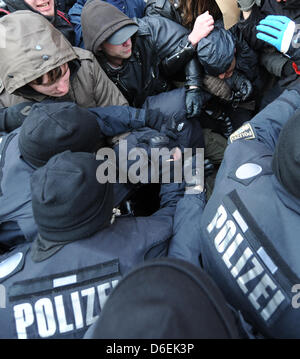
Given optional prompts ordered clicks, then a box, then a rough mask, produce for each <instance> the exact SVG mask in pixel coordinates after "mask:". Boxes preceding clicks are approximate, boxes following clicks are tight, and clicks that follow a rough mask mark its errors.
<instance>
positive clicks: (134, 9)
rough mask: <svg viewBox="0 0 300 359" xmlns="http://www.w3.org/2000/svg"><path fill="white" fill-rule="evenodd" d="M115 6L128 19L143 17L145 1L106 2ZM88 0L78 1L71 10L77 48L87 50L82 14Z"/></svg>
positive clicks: (110, 0)
mask: <svg viewBox="0 0 300 359" xmlns="http://www.w3.org/2000/svg"><path fill="white" fill-rule="evenodd" d="M104 1H106V2H108V3H109V4H112V5H114V6H115V7H116V8H118V9H119V10H120V11H122V12H124V14H126V15H127V16H128V17H130V18H134V17H138V18H140V17H143V14H144V7H145V1H144V0H104ZM86 2H87V0H77V1H76V2H75V4H74V5H73V6H72V8H71V9H70V10H69V13H68V15H69V17H70V21H71V23H72V24H73V26H74V29H75V34H76V35H75V36H76V37H75V46H78V47H81V48H83V49H84V48H85V47H84V43H83V38H82V30H81V12H82V9H83V6H84V5H85V3H86Z"/></svg>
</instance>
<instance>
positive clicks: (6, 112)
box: [0, 102, 35, 132]
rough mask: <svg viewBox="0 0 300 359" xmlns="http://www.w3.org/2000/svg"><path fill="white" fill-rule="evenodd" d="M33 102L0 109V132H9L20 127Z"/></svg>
mask: <svg viewBox="0 0 300 359" xmlns="http://www.w3.org/2000/svg"><path fill="white" fill-rule="evenodd" d="M34 103H35V102H23V103H20V104H18V105H14V106H11V107H7V108H2V109H0V131H5V132H11V131H13V130H15V129H16V128H18V127H20V126H21V125H22V123H23V121H24V120H25V118H26V117H27V115H28V114H29V112H30V110H31V107H32V106H33V105H34Z"/></svg>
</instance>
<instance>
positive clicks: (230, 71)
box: [218, 56, 236, 80]
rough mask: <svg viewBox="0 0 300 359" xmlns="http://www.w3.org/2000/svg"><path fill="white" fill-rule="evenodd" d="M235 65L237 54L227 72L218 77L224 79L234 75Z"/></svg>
mask: <svg viewBox="0 0 300 359" xmlns="http://www.w3.org/2000/svg"><path fill="white" fill-rule="evenodd" d="M235 65H236V58H235V56H234V57H233V60H232V63H231V65H230V66H229V68H228V69H227V71H226V72H224V73H223V74H220V75H219V76H218V77H219V79H221V80H223V79H228V78H229V77H231V76H232V74H233V71H234V69H235Z"/></svg>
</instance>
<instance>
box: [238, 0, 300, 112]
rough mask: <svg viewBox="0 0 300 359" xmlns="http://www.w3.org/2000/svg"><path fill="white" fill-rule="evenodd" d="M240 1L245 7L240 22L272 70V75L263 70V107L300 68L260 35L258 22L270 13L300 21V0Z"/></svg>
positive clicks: (243, 30)
mask: <svg viewBox="0 0 300 359" xmlns="http://www.w3.org/2000/svg"><path fill="white" fill-rule="evenodd" d="M238 4H239V6H240V8H241V10H242V16H241V20H240V22H239V24H238V26H239V28H240V29H241V31H242V33H243V36H244V37H245V39H246V40H247V41H248V43H249V44H250V46H251V47H252V48H253V49H255V50H257V51H258V52H259V54H260V63H261V65H262V66H263V67H264V69H266V70H267V71H268V74H269V76H266V73H263V74H261V75H262V77H263V78H264V82H265V83H266V85H265V86H264V99H263V101H262V104H261V106H260V108H263V107H265V106H266V105H267V104H268V103H270V102H272V101H273V100H274V99H275V98H276V97H277V96H279V95H280V94H281V93H282V92H283V91H284V89H285V88H286V86H287V85H288V84H289V83H290V82H292V81H295V79H296V78H297V76H298V74H297V72H299V70H298V68H297V66H296V67H295V65H294V64H293V61H292V60H291V59H290V58H288V57H286V56H284V55H283V54H281V53H280V52H278V51H276V50H275V48H274V47H270V46H269V45H268V44H266V43H265V42H264V41H261V39H259V38H257V36H256V35H257V33H258V32H257V29H256V26H257V25H258V24H259V22H260V21H261V20H263V19H264V18H265V17H266V16H268V15H282V16H286V17H289V18H291V20H294V21H295V22H296V23H297V22H299V20H300V10H299V2H298V0H287V1H281V0H262V1H261V0H255V1H249V0H238Z"/></svg>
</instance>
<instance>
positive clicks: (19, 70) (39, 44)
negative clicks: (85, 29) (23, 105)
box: [0, 10, 78, 94]
mask: <svg viewBox="0 0 300 359" xmlns="http://www.w3.org/2000/svg"><path fill="white" fill-rule="evenodd" d="M28 24H30V26H28ZM0 30H1V31H0V35H2V36H3V38H2V39H1V38H0V40H1V41H2V42H3V45H4V46H2V47H1V46H0V78H1V80H2V82H3V85H4V87H5V89H6V91H7V92H8V93H10V94H12V93H14V92H15V91H16V90H17V89H19V88H21V87H23V86H25V85H27V84H28V83H29V82H31V81H33V80H35V79H37V78H38V77H40V76H42V75H44V74H46V73H47V72H49V71H51V70H53V69H55V68H56V67H58V66H61V65H63V64H64V63H66V62H69V61H71V60H74V59H77V58H78V56H77V55H76V53H75V51H74V49H73V47H72V45H71V44H70V43H69V42H68V40H67V39H66V38H65V37H64V35H63V34H62V33H61V32H60V31H59V30H57V29H56V28H55V27H54V26H52V25H51V24H50V22H49V21H48V20H47V19H46V18H45V17H43V16H41V15H39V14H37V13H34V12H32V11H29V10H28V11H27V10H22V11H16V12H14V13H11V14H9V15H6V16H4V17H2V18H1V19H0Z"/></svg>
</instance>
